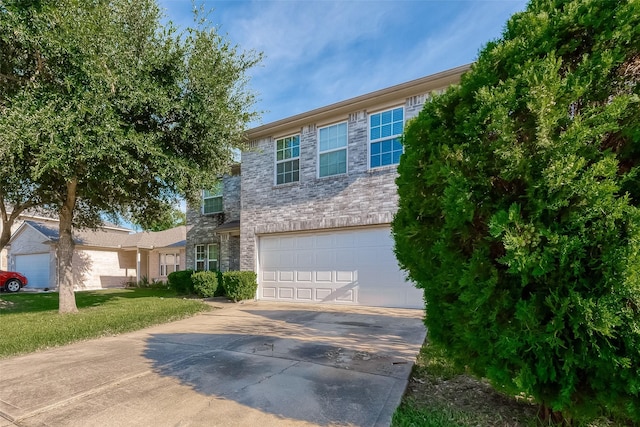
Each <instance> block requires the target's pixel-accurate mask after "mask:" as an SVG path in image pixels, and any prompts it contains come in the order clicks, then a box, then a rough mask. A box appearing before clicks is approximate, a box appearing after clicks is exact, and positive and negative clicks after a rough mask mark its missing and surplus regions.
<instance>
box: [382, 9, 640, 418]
mask: <svg viewBox="0 0 640 427" xmlns="http://www.w3.org/2000/svg"><path fill="white" fill-rule="evenodd" d="M404 145H405V154H404V156H403V157H402V159H401V162H400V165H399V174H400V175H399V178H398V179H397V185H398V191H399V195H400V207H399V211H398V213H397V215H396V217H395V219H394V223H393V232H394V237H395V241H396V247H395V250H396V254H397V256H398V259H399V261H400V263H401V265H402V266H403V267H404V268H405V269H406V270H407V271H408V272H409V276H410V278H411V279H412V280H413V281H415V283H416V284H417V286H419V287H421V288H423V289H424V292H425V300H426V313H427V317H426V320H425V322H426V324H427V326H428V330H429V337H430V340H431V341H432V342H434V343H436V344H437V345H439V346H441V347H443V348H445V349H446V351H447V352H448V354H449V355H450V356H451V357H452V359H453V360H455V361H456V362H457V363H458V364H460V365H463V366H467V367H468V368H469V369H470V370H471V371H472V372H474V373H475V374H477V375H479V376H482V377H486V378H488V379H490V380H491V381H492V382H493V384H494V385H495V386H496V387H498V388H499V389H501V390H505V391H508V392H511V393H514V394H517V393H520V392H524V393H526V394H527V395H531V396H533V397H534V398H535V399H536V400H537V401H538V402H540V403H541V404H542V405H543V408H544V409H545V412H546V413H547V414H549V415H553V416H555V417H564V419H565V420H568V419H570V418H572V417H576V416H577V415H578V414H580V415H584V416H590V415H595V413H596V412H598V411H605V412H609V413H620V414H624V415H625V416H627V417H631V418H632V419H633V420H640V396H639V393H640V211H639V204H640V180H639V177H640V176H639V173H640V2H638V1H636V0H629V1H623V0H621V1H615V2H613V1H599V0H534V1H532V2H531V3H530V5H529V6H528V8H527V10H526V11H524V12H522V13H519V14H516V15H514V16H513V17H512V18H511V19H510V20H509V22H508V23H507V25H506V28H505V30H504V32H503V35H502V38H501V39H499V40H497V41H494V42H491V43H489V44H488V45H487V46H486V47H485V48H484V49H483V50H482V51H481V53H480V54H479V58H478V61H477V63H475V64H474V65H473V67H472V68H471V70H470V71H469V72H468V73H467V74H466V75H464V76H463V78H462V82H461V84H460V85H459V86H456V87H452V88H450V89H449V90H448V91H447V92H446V93H445V94H444V95H443V96H441V97H438V98H437V99H435V100H434V101H433V102H432V103H429V104H428V105H426V106H425V108H424V110H423V111H422V112H421V114H420V115H419V117H418V118H417V119H415V120H413V121H412V122H410V123H409V124H408V126H407V129H406V132H405V135H404Z"/></svg>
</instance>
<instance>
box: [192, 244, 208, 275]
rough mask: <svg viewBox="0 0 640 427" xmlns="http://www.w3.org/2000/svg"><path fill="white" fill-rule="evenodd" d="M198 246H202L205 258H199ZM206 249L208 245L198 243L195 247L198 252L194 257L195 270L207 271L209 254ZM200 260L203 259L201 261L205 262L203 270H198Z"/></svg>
mask: <svg viewBox="0 0 640 427" xmlns="http://www.w3.org/2000/svg"><path fill="white" fill-rule="evenodd" d="M198 248H202V253H203V254H204V258H203V259H199V258H198ZM206 249H207V246H206V245H196V247H195V252H196V253H195V257H194V258H195V259H194V265H193V269H194V270H195V271H205V270H206V267H207V256H208V255H207V253H206V252H205V251H206ZM198 261H201V262H203V263H204V264H203V266H202V270H198Z"/></svg>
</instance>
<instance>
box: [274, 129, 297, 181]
mask: <svg viewBox="0 0 640 427" xmlns="http://www.w3.org/2000/svg"><path fill="white" fill-rule="evenodd" d="M299 180H300V135H294V136H288V137H286V138H282V139H278V140H276V184H286V183H288V182H297V181H299Z"/></svg>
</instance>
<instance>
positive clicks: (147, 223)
mask: <svg viewBox="0 0 640 427" xmlns="http://www.w3.org/2000/svg"><path fill="white" fill-rule="evenodd" d="M186 224H187V214H185V213H184V212H183V211H181V210H180V209H178V208H176V207H174V206H166V207H165V209H158V210H157V211H156V212H154V214H153V215H149V216H147V217H146V218H141V219H140V223H139V224H138V225H139V226H140V227H141V228H142V229H143V230H144V231H163V230H169V229H170V228H174V227H178V226H180V225H186Z"/></svg>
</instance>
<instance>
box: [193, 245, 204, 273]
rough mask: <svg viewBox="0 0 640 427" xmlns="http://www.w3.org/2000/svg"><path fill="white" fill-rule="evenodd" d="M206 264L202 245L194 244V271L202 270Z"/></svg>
mask: <svg viewBox="0 0 640 427" xmlns="http://www.w3.org/2000/svg"><path fill="white" fill-rule="evenodd" d="M205 266H206V253H205V251H204V245H196V265H195V267H196V271H204V268H205Z"/></svg>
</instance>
